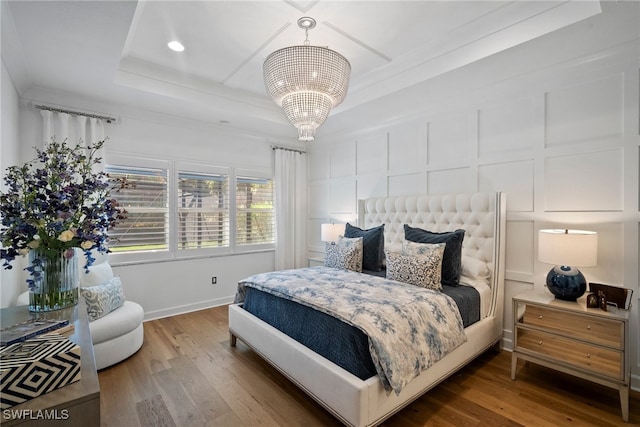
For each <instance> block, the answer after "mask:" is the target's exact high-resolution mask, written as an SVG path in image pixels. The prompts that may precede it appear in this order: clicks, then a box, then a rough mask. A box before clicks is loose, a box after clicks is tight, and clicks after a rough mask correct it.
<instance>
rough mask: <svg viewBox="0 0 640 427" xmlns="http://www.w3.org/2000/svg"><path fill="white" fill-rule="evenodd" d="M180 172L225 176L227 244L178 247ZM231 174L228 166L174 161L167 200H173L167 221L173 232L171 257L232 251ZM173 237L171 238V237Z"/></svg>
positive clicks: (218, 253) (170, 246)
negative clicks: (227, 222) (195, 247)
mask: <svg viewBox="0 0 640 427" xmlns="http://www.w3.org/2000/svg"><path fill="white" fill-rule="evenodd" d="M180 172H186V173H193V174H200V175H226V176H227V187H228V193H227V197H228V215H229V229H228V230H227V233H228V234H229V244H228V245H227V246H219V247H213V248H198V249H189V250H184V249H179V248H178V245H179V240H178V239H179V226H180V224H179V209H180V207H179V206H178V182H179V178H178V177H179V175H180ZM232 175H233V170H232V169H231V168H228V167H220V166H211V165H206V164H203V163H194V162H185V161H176V162H174V169H173V174H172V176H173V180H172V182H171V183H172V184H173V187H174V188H173V191H171V192H170V193H169V201H170V204H171V202H173V206H170V212H171V213H170V215H169V222H170V228H171V229H172V230H170V231H173V233H170V234H169V249H170V252H171V253H172V254H173V257H174V258H176V259H183V258H194V257H195V258H197V257H203V256H204V257H206V256H210V255H225V254H226V255H228V254H232V253H233V237H232V234H233V233H232V228H231V212H232V206H231V205H232V203H231V202H232V200H235V199H232V198H231V179H232ZM172 237H173V238H172Z"/></svg>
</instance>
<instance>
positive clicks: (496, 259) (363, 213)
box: [358, 192, 506, 290]
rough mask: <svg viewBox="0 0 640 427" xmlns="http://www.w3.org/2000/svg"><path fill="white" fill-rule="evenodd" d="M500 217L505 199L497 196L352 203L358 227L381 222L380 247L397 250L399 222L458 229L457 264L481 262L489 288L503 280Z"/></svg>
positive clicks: (437, 229)
mask: <svg viewBox="0 0 640 427" xmlns="http://www.w3.org/2000/svg"><path fill="white" fill-rule="evenodd" d="M505 217H506V196H505V194H504V193H499V192H497V193H495V192H492V193H463V194H441V195H430V196H429V195H424V196H396V197H381V198H372V199H365V200H360V201H359V203H358V224H359V226H360V227H363V228H365V229H367V228H371V227H375V226H378V225H380V224H383V223H384V235H385V241H384V244H385V249H387V248H388V249H390V250H394V251H400V250H401V248H402V241H403V240H404V224H408V225H409V226H411V227H419V228H422V229H425V230H429V231H434V232H443V231H454V230H457V229H459V228H462V229H464V230H465V236H464V240H463V242H462V256H463V262H464V258H465V257H471V258H475V259H477V260H480V261H482V262H485V263H486V264H487V266H488V267H489V269H490V271H491V280H490V286H491V287H492V288H493V289H494V290H496V289H497V288H498V287H500V288H501V286H499V285H502V284H503V281H504V246H505V227H506V226H505V224H506V218H505Z"/></svg>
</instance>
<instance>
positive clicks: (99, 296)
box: [80, 277, 125, 322]
mask: <svg viewBox="0 0 640 427" xmlns="http://www.w3.org/2000/svg"><path fill="white" fill-rule="evenodd" d="M80 294H81V295H82V296H83V297H84V301H85V303H86V304H87V314H88V315H89V321H90V322H93V321H94V320H98V319H99V318H101V317H102V316H104V315H106V314H109V313H111V312H112V311H113V310H115V309H116V308H120V307H122V305H123V304H124V302H125V297H124V291H123V290H122V282H121V281H120V278H119V277H113V278H111V279H109V280H108V281H106V282H104V283H103V284H101V285H96V286H88V287H85V288H80Z"/></svg>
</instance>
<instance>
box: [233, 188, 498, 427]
mask: <svg viewBox="0 0 640 427" xmlns="http://www.w3.org/2000/svg"><path fill="white" fill-rule="evenodd" d="M505 217H506V197H505V195H504V194H503V193H471V194H448V195H433V196H415V197H407V196H401V197H387V198H374V199H367V200H360V201H359V204H358V224H359V226H360V227H362V228H370V227H373V226H377V225H380V224H381V223H384V224H385V248H391V249H392V250H393V249H398V248H399V247H401V245H402V241H403V239H404V228H403V225H404V224H409V225H410V226H412V227H420V228H424V229H428V230H430V231H452V230H455V229H458V228H463V229H465V230H466V233H465V238H464V241H463V249H462V253H463V260H464V259H465V257H473V258H476V259H479V260H481V261H484V262H486V263H487V265H488V266H489V268H490V271H491V272H492V274H491V277H490V286H491V305H490V309H489V312H488V315H487V316H486V317H484V318H483V319H481V320H480V321H478V322H476V323H474V324H473V325H471V326H469V327H467V328H466V329H465V333H466V335H467V342H466V343H464V344H463V345H461V346H460V347H458V348H456V349H455V350H454V351H453V352H451V353H450V354H448V355H447V356H446V357H444V358H443V359H441V360H440V361H438V362H436V363H435V364H434V365H433V366H432V367H431V368H429V369H428V370H427V371H424V372H423V373H422V374H420V375H419V376H418V377H417V378H415V379H414V380H413V381H411V382H410V383H409V384H408V385H407V386H406V387H405V388H404V389H403V390H402V392H401V393H400V394H399V395H396V394H395V393H390V394H387V393H386V392H385V390H384V387H383V386H382V382H381V381H380V380H379V379H378V377H377V376H375V377H372V378H369V379H367V380H361V379H359V378H358V377H356V376H354V375H352V374H351V373H349V372H347V371H346V370H344V369H342V368H340V367H339V366H337V365H335V364H334V363H332V362H330V361H328V360H327V359H325V358H324V357H322V356H319V355H318V354H316V353H314V352H313V351H311V350H310V349H309V348H307V347H305V346H303V345H302V344H300V343H298V342H297V341H295V340H293V339H292V338H290V337H288V336H287V335H285V334H283V333H282V332H280V331H279V330H277V329H275V328H273V327H272V326H270V325H268V324H267V323H265V322H263V321H262V320H260V319H258V318H257V317H255V316H253V315H252V314H249V313H248V312H246V311H245V310H244V309H242V307H241V306H240V305H235V304H233V305H230V306H229V332H230V335H231V345H232V346H235V345H236V338H239V339H240V340H242V341H243V342H244V343H246V344H247V345H248V346H249V347H251V348H252V349H253V350H254V351H256V352H257V353H258V354H259V355H260V356H261V357H263V358H264V359H265V360H266V361H267V362H269V363H270V364H271V365H273V366H274V367H275V368H276V369H278V370H279V371H280V372H282V373H283V374H284V375H285V376H286V377H287V378H289V379H290V380H291V381H293V382H294V383H295V384H296V385H297V386H298V387H300V388H301V389H302V390H304V391H305V392H306V393H307V394H308V395H309V396H311V397H312V398H313V399H315V400H316V401H317V402H318V403H320V404H321V405H322V406H324V407H325V408H326V409H327V410H328V411H330V412H331V413H332V414H333V415H335V416H336V417H337V418H338V419H340V421H342V422H343V423H344V424H346V425H350V426H357V427H360V426H374V425H378V424H380V423H381V422H382V421H384V420H385V419H387V418H389V417H390V416H391V415H393V414H395V413H396V412H398V411H399V410H401V409H402V408H404V407H405V406H407V405H408V404H409V403H411V402H412V401H413V400H415V399H417V398H418V397H420V396H421V395H422V394H424V393H425V392H426V391H428V390H430V389H431V388H433V387H434V386H436V385H437V384H438V383H440V382H441V381H443V380H444V379H446V378H447V377H448V376H450V375H451V374H453V373H454V372H456V371H457V370H458V369H460V368H461V367H463V366H464V365H466V364H467V363H468V362H470V361H471V360H473V359H474V358H476V357H477V356H478V355H480V354H481V353H483V352H484V351H485V350H487V349H488V348H490V347H492V346H494V345H499V343H500V339H501V337H502V316H503V304H504V259H505V223H506V221H505Z"/></svg>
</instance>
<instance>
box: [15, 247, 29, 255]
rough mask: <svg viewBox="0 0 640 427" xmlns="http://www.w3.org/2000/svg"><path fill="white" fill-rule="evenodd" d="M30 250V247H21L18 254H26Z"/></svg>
mask: <svg viewBox="0 0 640 427" xmlns="http://www.w3.org/2000/svg"><path fill="white" fill-rule="evenodd" d="M30 250H31V249H29V248H22V249H18V253H19V254H20V255H26V254H28V253H29V251H30Z"/></svg>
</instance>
